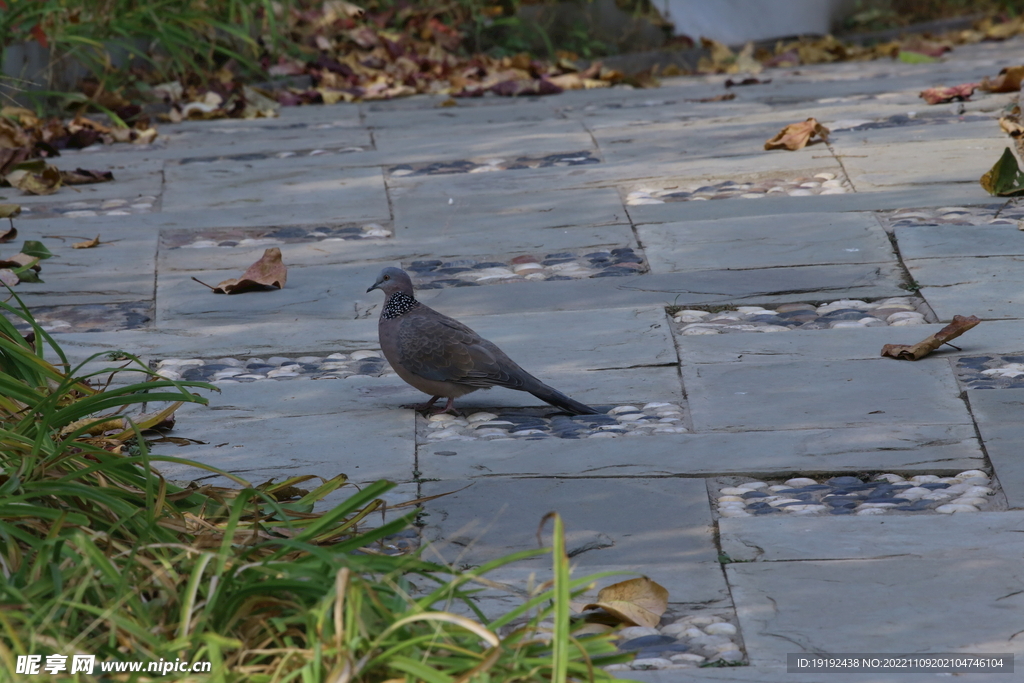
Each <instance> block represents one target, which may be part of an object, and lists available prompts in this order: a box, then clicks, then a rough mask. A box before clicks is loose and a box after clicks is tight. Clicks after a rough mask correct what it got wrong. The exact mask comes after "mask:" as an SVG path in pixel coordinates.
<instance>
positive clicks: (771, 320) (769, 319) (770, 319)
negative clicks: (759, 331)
mask: <svg viewBox="0 0 1024 683" xmlns="http://www.w3.org/2000/svg"><path fill="white" fill-rule="evenodd" d="M744 321H745V322H750V323H768V324H770V325H781V324H782V323H783V322H784V320H783V319H782V318H780V317H779V316H777V315H768V314H761V315H752V316H750V317H749V318H745V319H744Z"/></svg>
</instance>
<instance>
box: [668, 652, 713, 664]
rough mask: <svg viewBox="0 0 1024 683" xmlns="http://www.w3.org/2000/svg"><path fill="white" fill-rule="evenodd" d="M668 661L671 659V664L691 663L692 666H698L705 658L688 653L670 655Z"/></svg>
mask: <svg viewBox="0 0 1024 683" xmlns="http://www.w3.org/2000/svg"><path fill="white" fill-rule="evenodd" d="M669 659H671V660H672V661H673V662H680V663H684V662H691V663H693V664H700V663H701V662H703V661H705V660H706V659H707V658H706V657H701V656H700V655H695V654H692V653H690V652H682V653H680V654H678V655H672V656H671V657H669Z"/></svg>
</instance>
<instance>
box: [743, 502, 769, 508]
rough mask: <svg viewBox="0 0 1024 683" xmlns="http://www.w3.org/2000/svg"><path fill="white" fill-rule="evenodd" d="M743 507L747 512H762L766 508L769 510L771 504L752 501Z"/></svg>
mask: <svg viewBox="0 0 1024 683" xmlns="http://www.w3.org/2000/svg"><path fill="white" fill-rule="evenodd" d="M743 507H744V508H746V509H747V510H762V509H764V508H766V507H768V508H770V507H771V503H766V502H765V501H763V500H752V501H750V502H749V503H747V504H746V505H744V506H743Z"/></svg>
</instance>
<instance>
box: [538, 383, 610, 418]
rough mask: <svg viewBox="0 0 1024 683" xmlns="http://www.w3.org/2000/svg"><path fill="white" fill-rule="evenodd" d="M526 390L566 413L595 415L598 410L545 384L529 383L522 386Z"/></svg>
mask: <svg viewBox="0 0 1024 683" xmlns="http://www.w3.org/2000/svg"><path fill="white" fill-rule="evenodd" d="M523 388H524V389H525V390H526V391H528V392H530V393H531V394H533V395H534V396H536V397H537V398H539V399H540V400H542V401H544V402H545V403H550V404H551V405H553V406H555V407H556V408H561V409H562V410H564V411H565V412H567V413H572V414H573V415H597V413H598V411H596V410H594V409H593V408H591V407H590V406H588V405H585V404H583V403H580V402H579V401H574V400H573V399H571V398H569V397H568V396H566V395H565V394H563V393H562V392H560V391H558V390H557V389H552V388H551V387H549V386H548V385H547V384H544V383H542V382H537V383H536V384H532V383H531V384H529V385H528V386H526V387H523Z"/></svg>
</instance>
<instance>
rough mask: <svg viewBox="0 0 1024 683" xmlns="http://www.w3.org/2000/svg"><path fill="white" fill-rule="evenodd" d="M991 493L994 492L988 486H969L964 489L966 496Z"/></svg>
mask: <svg viewBox="0 0 1024 683" xmlns="http://www.w3.org/2000/svg"><path fill="white" fill-rule="evenodd" d="M950 488H952V487H950ZM990 493H992V489H990V488H989V487H987V486H968V487H967V489H966V490H965V491H964V495H965V496H987V495H989V494H990Z"/></svg>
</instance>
